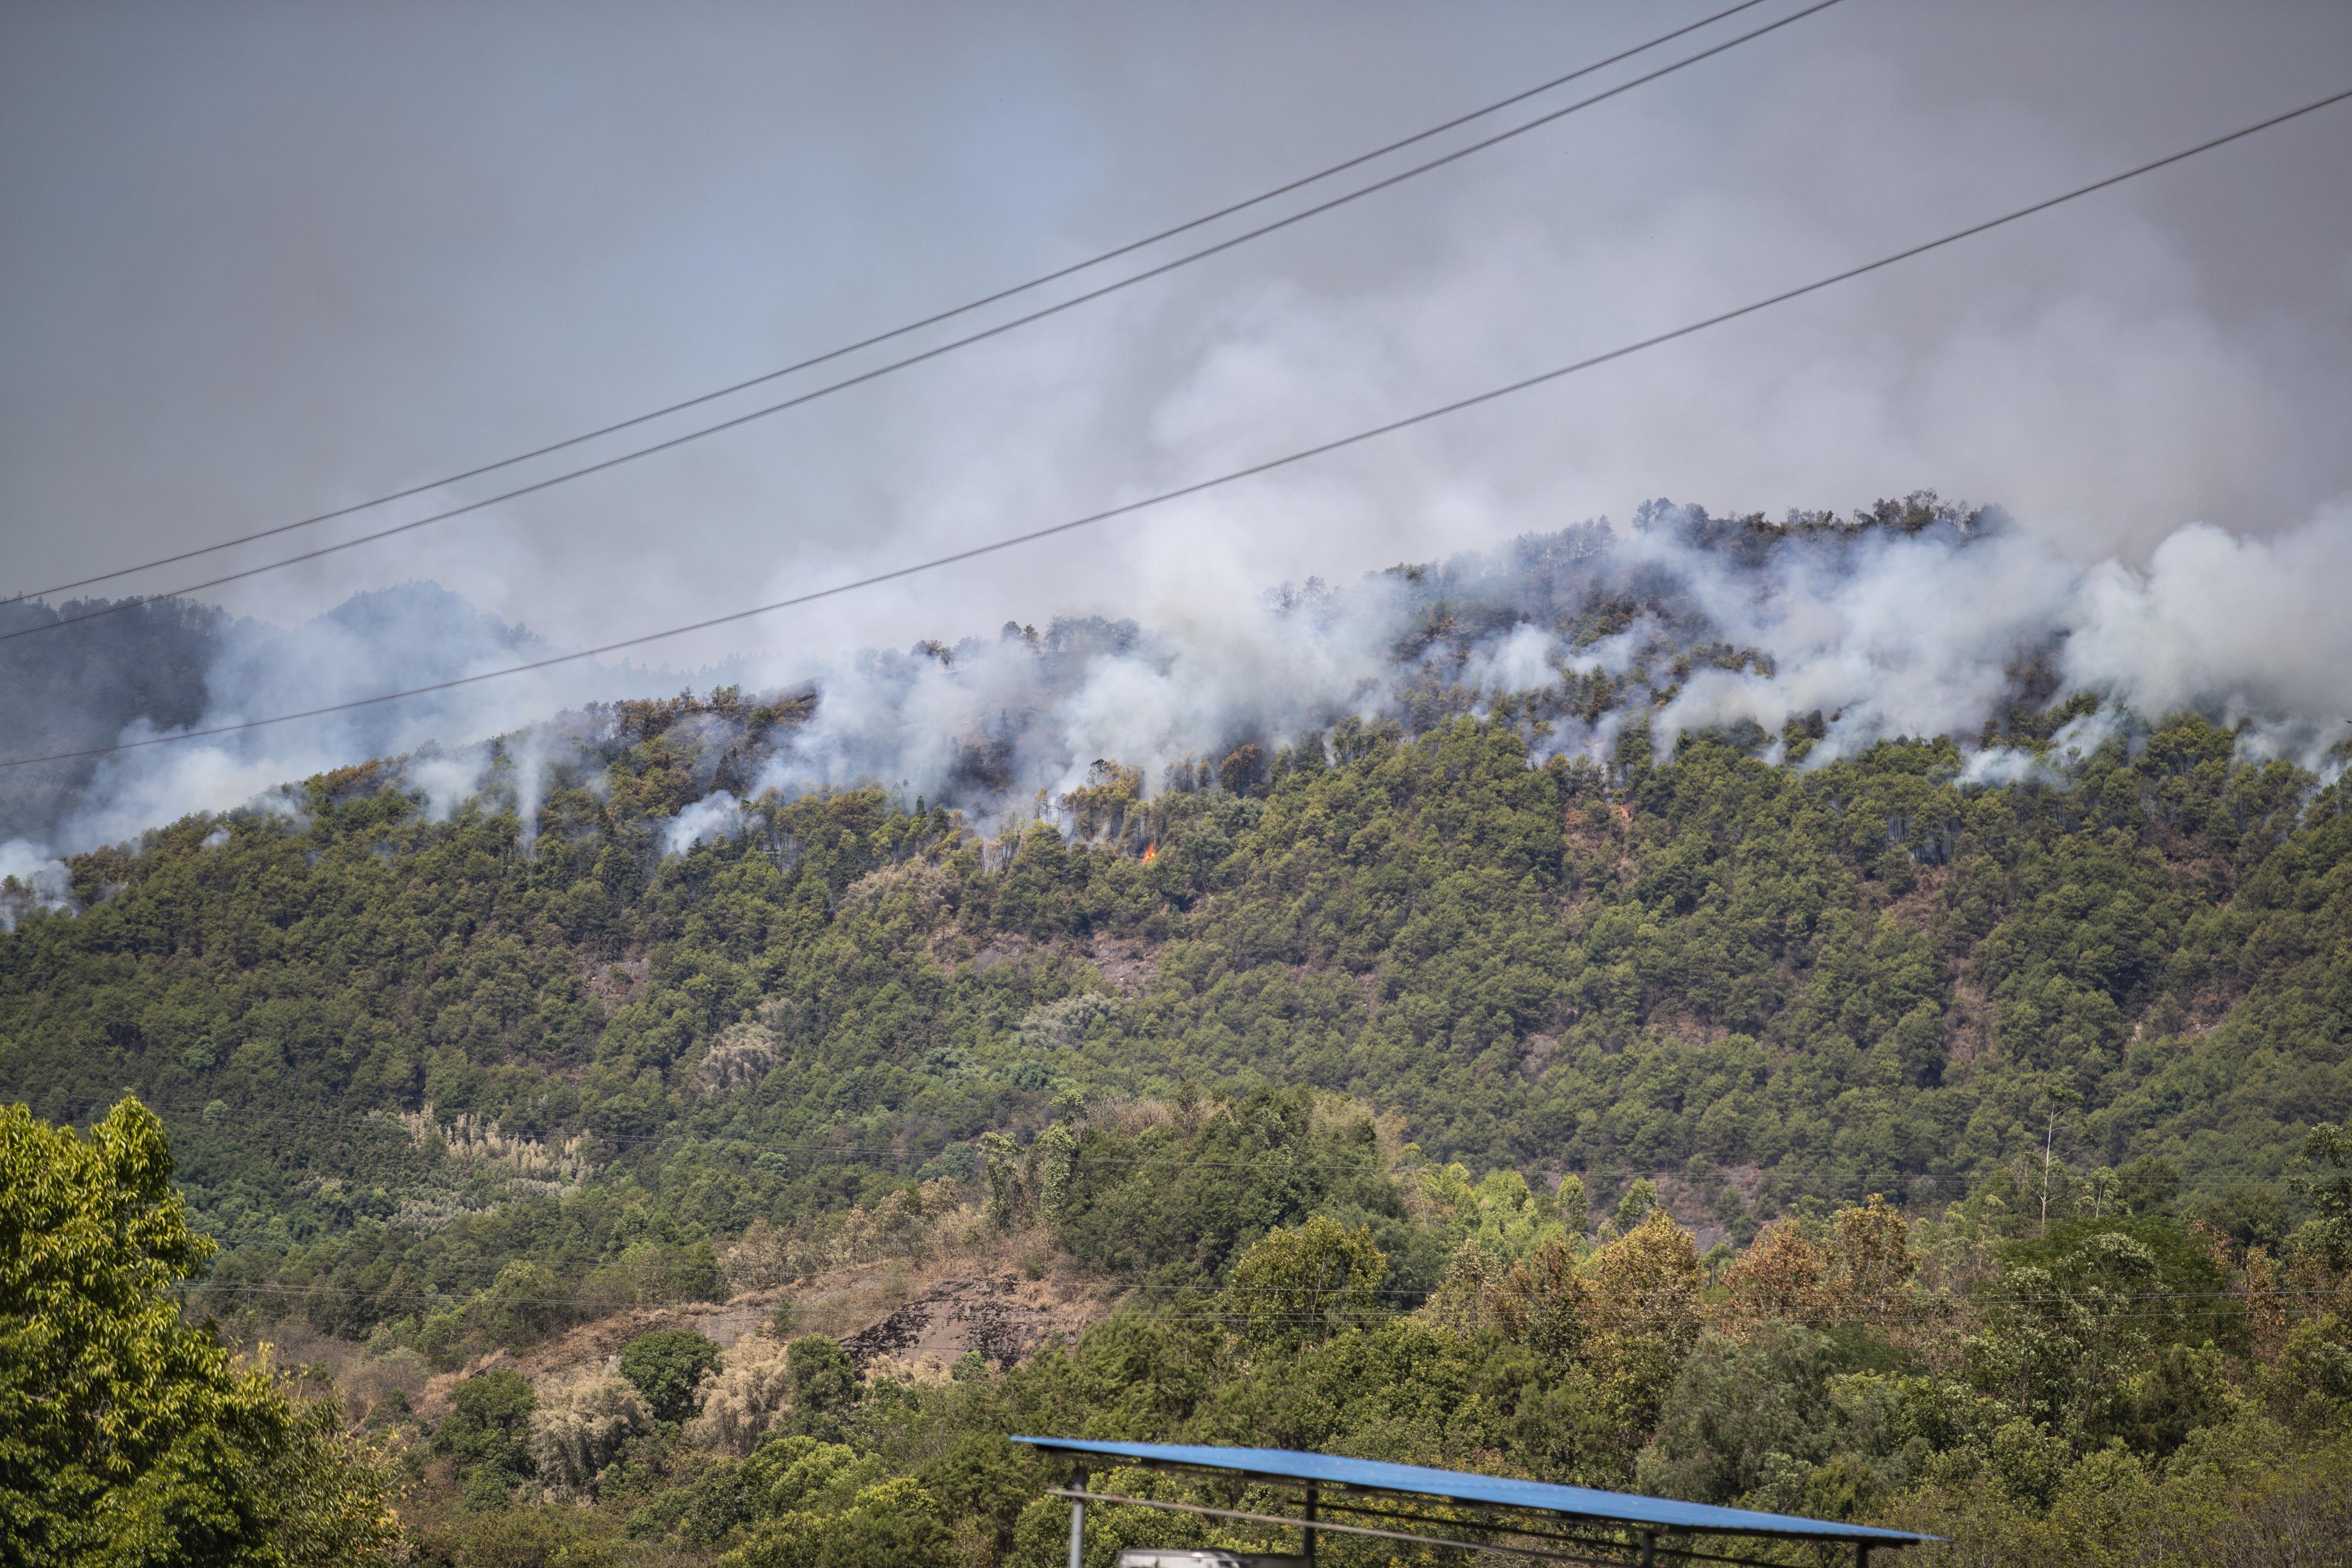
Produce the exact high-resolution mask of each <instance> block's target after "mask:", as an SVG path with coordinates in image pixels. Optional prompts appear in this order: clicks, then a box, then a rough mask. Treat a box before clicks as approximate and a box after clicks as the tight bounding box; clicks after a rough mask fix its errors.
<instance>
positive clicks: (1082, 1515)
mask: <svg viewBox="0 0 2352 1568" xmlns="http://www.w3.org/2000/svg"><path fill="white" fill-rule="evenodd" d="M1070 1490H1073V1491H1076V1492H1078V1493H1080V1494H1081V1495H1080V1496H1078V1497H1076V1498H1073V1499H1071V1500H1070V1568H1087V1500H1086V1498H1085V1496H1084V1495H1083V1494H1084V1493H1085V1491H1086V1490H1087V1472H1086V1471H1084V1470H1080V1471H1079V1472H1078V1479H1077V1482H1076V1485H1074V1486H1073V1487H1072V1488H1071V1489H1070Z"/></svg>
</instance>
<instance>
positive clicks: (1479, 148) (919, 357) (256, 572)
mask: <svg viewBox="0 0 2352 1568" xmlns="http://www.w3.org/2000/svg"><path fill="white" fill-rule="evenodd" d="M1838 3H1839V0H1815V3H1814V4H1813V5H1809V6H1807V7H1806V8H1805V9H1803V10H1801V11H1798V12H1794V13H1792V14H1791V15H1790V16H1783V17H1781V18H1780V20H1779V21H1777V22H1769V23H1767V24H1765V25H1764V26H1760V27H1758V28H1755V29H1754V30H1753V31H1750V32H1747V33H1742V34H1740V35H1739V36H1738V37H1734V38H1729V39H1727V40H1725V41H1724V42H1722V43H1720V44H1716V45H1713V46H1711V47H1708V48H1706V49H1702V50H1700V51H1699V52H1698V53H1696V54H1695V55H1690V56H1686V57H1684V58H1682V59H1679V60H1676V61H1675V62H1674V63H1673V64H1672V65H1668V66H1662V67H1660V68H1658V69H1656V70H1654V71H1651V72H1649V73H1648V74H1647V75H1644V76H1639V77H1635V78H1633V79H1632V80H1630V81H1626V82H1622V83H1620V84H1618V85H1617V86H1615V87H1612V88H1610V89H1606V90H1605V91H1602V92H1598V93H1595V94H1593V95H1592V96H1591V97H1590V98H1586V99H1579V100H1578V101H1577V102H1575V103H1571V104H1569V105H1566V106H1565V107H1563V108H1560V109H1556V110H1551V111H1550V112H1549V113H1546V114H1542V115H1538V116H1537V117H1536V118H1535V119H1533V120H1528V121H1526V122H1524V123H1522V124H1519V125H1515V126H1513V127H1511V128H1510V129H1509V130H1507V131H1498V132H1496V134H1495V135H1493V136H1489V137H1486V138H1485V139H1484V140H1482V141H1473V142H1471V143H1470V144H1468V145H1467V146H1465V147H1460V148H1457V149H1455V150H1454V151H1453V152H1447V153H1444V154H1443V155H1441V156H1439V157H1436V158H1433V159H1431V160H1429V161H1428V162H1423V163H1419V164H1415V165H1414V166H1413V167H1412V168H1409V169H1405V170H1402V171H1401V172H1397V173H1394V174H1391V175H1388V176H1386V177H1385V178H1382V179H1380V180H1376V181H1374V182H1372V183H1370V184H1368V185H1363V186H1360V187H1359V188H1357V189H1355V190H1353V191H1349V192H1348V193H1345V194H1342V195H1339V196H1334V197H1332V198H1331V199H1330V200H1328V201H1325V202H1320V203H1318V204H1315V205H1313V206H1310V207H1306V208H1303V209H1301V210H1300V211H1298V212H1296V213H1292V214H1287V215H1286V216H1284V217H1280V218H1276V219H1275V220H1274V221H1273V222H1271V223H1267V224H1264V225H1259V226H1258V227H1256V228H1254V229H1245V230H1244V231H1243V232H1242V233H1240V234H1238V235H1233V236H1232V237H1231V238H1228V239H1223V240H1219V241H1218V242H1216V243H1215V244H1213V245H1209V246H1202V248H1201V249H1199V250H1195V251H1192V252H1188V253H1187V254H1185V255H1183V256H1177V257H1176V258H1174V259H1173V260H1171V261H1166V262H1162V263H1160V265H1159V266H1157V267H1147V268H1146V269H1144V270H1143V271H1141V272H1138V273H1135V274H1132V275H1130V276H1129V277H1122V278H1119V279H1118V280H1117V281H1116V282H1112V283H1107V284H1104V285H1102V286H1101V287H1097V288H1091V289H1088V290H1087V291H1086V292H1085V293H1083V294H1077V295H1074V296H1072V297H1071V298H1067V299H1064V300H1060V301H1058V302H1056V303H1055V304H1052V305H1048V306H1045V307H1043V308H1040V309H1036V310H1033V311H1030V312H1029V313H1028V314H1026V315H1024V316H1016V317H1013V319H1010V320H1008V321H1003V322H1000V323H998V324H997V325H995V326H993V327H988V328H983V329H981V330H979V331H976V332H971V333H968V334H967V335H965V336H963V337H961V338H953V339H950V340H948V341H947V342H945V343H941V344H940V345H938V346H936V347H934V348H929V349H925V350H922V351H920V352H919V353H913V354H908V355H907V356H906V357H904V358H903V359H898V360H893V361H888V362H887V363H885V364H882V365H877V366H876V367H875V368H873V369H872V370H868V371H860V372H858V373H857V374H856V375H853V376H845V377H843V378H842V379H841V380H839V381H836V382H827V383H826V384H825V385H824V386H821V387H816V388H814V389H812V390H810V391H808V392H802V393H799V394H798V395H796V396H793V397H789V398H786V399H784V400H783V401H782V402H774V403H770V404H768V405H766V406H765V407H761V408H757V409H753V410H752V411H751V412H750V413H742V414H738V415H736V416H735V417H733V418H731V419H726V420H722V421H720V422H719V423H716V424H710V425H705V426H703V427H702V428H700V429H698V430H692V431H688V432H687V433H685V434H681V435H676V436H672V437H670V438H669V439H667V440H664V441H657V442H654V443H652V444H648V445H645V446H641V447H637V448H635V449H634V450H632V451H629V452H624V453H621V454H619V455H616V456H613V457H608V458H606V459H604V461H602V462H598V463H591V464H588V465H583V466H582V467H579V468H572V469H567V470H566V471H564V472H563V473H561V474H557V475H554V476H551V477H548V478H545V479H541V480H539V481H537V482H535V483H533V484H529V485H521V486H516V487H515V488H513V489H510V490H505V491H501V492H500V493H499V494H498V495H495V496H488V497H483V498H482V499H480V500H478V501H468V502H467V503H466V504H465V505H463V506H459V507H449V508H448V509H446V510H444V511H439V512H435V513H431V514H429V515H427V516H425V517H417V518H415V519H413V520H412V521H409V522H405V523H399V524H395V525H394V526H393V527H391V528H379V529H377V530H376V531H374V532H373V533H366V534H360V535H357V536H355V537H353V538H348V539H343V540H341V541H340V542H338V543H335V544H331V545H321V546H320V547H319V548H318V549H310V550H304V551H301V552H299V553H298V554H295V555H289V556H286V557H283V558H281V559H278V560H274V561H267V562H264V563H263V564H261V565H259V566H253V567H247V568H245V569H243V570H237V571H229V572H223V573H222V574H220V575H219V576H217V577H210V578H206V579H205V580H203V581H201V582H190V583H184V584H182V585H181V586H179V587H177V588H171V589H165V590H163V591H161V592H158V593H150V594H144V595H142V596H139V597H136V598H131V599H123V600H118V601H115V602H113V603H111V604H107V605H104V606H102V607H100V608H98V609H94V610H87V611H84V612H81V613H80V614H79V615H67V616H61V617H59V618H58V619H57V620H55V621H47V622H40V623H38V624H37V625H32V626H23V627H19V628H17V629H16V631H14V632H0V642H8V641H12V640H14V639H16V638H18V637H30V636H33V635H35V634H36V633H38V632H55V631H58V630H59V629H60V628H63V627H67V626H74V625H79V624H80V623H81V622H85V621H96V620H98V619H100V618H101V617H103V616H108V615H115V614H120V613H121V612H123V611H126V610H135V609H137V608H139V607H140V606H141V605H144V604H152V603H154V602H155V601H158V600H163V599H171V598H174V597H177V596H179V595H181V594H186V593H197V592H201V591H204V590H205V589H209V588H218V587H220V586H222V585H223V584H225V583H231V582H240V581H243V580H245V579H247V578H249V577H258V576H261V575H262V574H264V573H266V572H272V571H279V570H284V569H285V568H287V567H289V566H299V565H300V564H301V563H303V562H304V561H310V560H317V559H320V557H322V556H330V555H336V554H340V553H341V552H342V551H344V550H348V549H358V548H359V547H360V546H362V545H367V544H373V543H374V542H376V541H377V540H379V539H385V538H393V537H394V536H395V535H398V534H404V533H408V532H411V531H412V530H414V529H416V528H425V527H427V526H428V525H430V524H434V523H442V522H446V521H448V520H449V519H450V518H452V517H466V516H468V515H469V514H472V513H475V512H478V511H481V510H483V509H485V508H486V507H495V506H499V505H500V504H502V503H504V502H507V501H512V500H516V499H519V498H520V497H525V496H530V495H536V494H538V493H539V492H540V491H542V490H549V489H552V488H554V487H555V486H559V485H567V484H570V483H571V482H572V481H573V480H575V479H584V478H587V477H588V476H592V475H595V474H601V473H604V472H605V471H606V470H608V469H612V468H617V467H620V466H621V465H624V464H628V463H634V462H636V461H637V460H638V459H639V458H643V457H650V456H653V455H656V454H657V453H662V452H667V451H670V450H672V449H674V448H677V447H680V446H685V445H688V444H692V443H694V442H698V441H701V440H704V439H706V438H708V437H709V436H713V435H718V434H722V433H724V432H727V431H730V430H734V429H736V428H738V427H739V426H741V425H746V424H750V423H753V422H755V421H758V420H762V419H766V418H769V417H770V416H772V415H773V414H778V413H784V412H786V411H787V410H790V409H795V408H799V407H802V406H803V405H804V404H807V403H811V402H816V401H818V400H819V399H822V398H826V397H830V396H832V395H833V394H834V393H835V392H845V391H847V390H849V389H850V388H852V387H857V386H863V385H865V384H866V382H874V381H879V380H880V379H882V378H883V377H885V376H889V375H894V374H896V373H897V372H898V371H903V370H907V369H908V368H910V367H912V366H915V365H920V364H924V363H927V362H929V361H932V360H936V359H939V358H940V357H942V356H944V355H947V354H951V353H954V352H955V351H956V350H960V349H966V348H969V347H971V345H972V344H974V343H981V342H985V341H987V340H990V339H992V338H997V337H1001V336H1003V334H1005V333H1007V332H1012V331H1016V330H1018V329H1021V328H1023V327H1026V326H1029V325H1031V324H1033V323H1034V322H1038V321H1042V320H1045V319H1046V318H1048V317H1052V316H1058V315H1060V314H1061V313H1063V312H1064V311H1066V310H1072V309H1075V308H1077V307H1078V306H1081V305H1086V304H1088V303H1091V302H1092V301H1094V300H1097V299H1100V298H1103V297H1105V296H1106V295H1110V294H1117V293H1118V292H1120V291H1122V290H1124V289H1128V288H1132V287H1135V286H1136V285H1137V284H1139V283H1145V282H1149V281H1150V279H1152V278H1155V277H1164V276H1165V275H1167V274H1169V273H1171V272H1174V271H1177V270H1178V269H1180V268H1182V267H1190V266H1192V264H1193V263H1194V262H1197V261H1203V260H1206V259H1207V258H1208V257H1210V256H1218V255H1222V254H1223V253H1224V252H1225V251H1229V250H1232V249H1234V248H1235V247H1237V246H1243V245H1246V244H1248V243H1249V242H1250V241H1252V240H1255V239H1259V238H1262V237H1264V236H1265V235H1270V234H1273V233H1275V232H1276V231H1277V230H1280V229H1286V228H1288V227H1290V226H1292V225H1295V224H1300V223H1304V222H1306V221H1307V219H1309V218H1312V217H1317V216H1319V215H1321V214H1324V213H1328V212H1330V211H1331V210H1332V209H1334V208H1336V207H1343V206H1346V205H1347V204H1349V203H1351V202H1354V201H1357V200H1360V198H1362V197H1365V196H1369V195H1371V194H1373V193H1376V192H1380V191H1385V190H1387V189H1389V188H1390V187H1391V186H1394V185H1400V184H1402V183H1405V182H1406V181H1408V180H1412V179H1415V178H1417V177H1419V176H1420V175H1423V174H1426V173H1428V172H1431V171H1433V170H1436V169H1442V168H1444V167H1446V166H1447V165H1449V164H1452V163H1454V162H1459V161H1461V160H1462V159H1465V158H1467V157H1469V156H1471V155H1472V154H1473V153H1476V152H1484V151H1486V149H1487V148H1490V147H1494V146H1496V145H1499V144H1500V143H1502V142H1505V141H1510V140H1512V139H1513V138H1515V137H1518V136H1523V135H1525V134H1527V133H1528V131H1534V130H1537V129H1538V128H1540V127H1542V126H1546V125H1549V124H1550V123H1552V122H1553V121H1554V120H1561V119H1565V118H1566V117H1567V116H1569V115H1571V114H1575V113H1577V112H1578V111H1580V110H1586V109H1590V108H1591V107H1592V106H1593V105H1595V104H1598V103H1604V102H1606V101H1608V100H1609V99H1612V98H1615V97H1617V96H1619V95H1620V94H1622V93H1627V92H1631V91H1632V90H1633V89H1635V88H1637V87H1642V86H1643V85H1645V84H1647V83H1649V82H1653V81H1655V80H1657V79H1658V78H1660V77H1664V76H1671V75H1673V74H1674V73H1675V72H1676V71H1678V70H1681V69H1683V68H1685V67H1686V66H1693V65H1696V64H1697V63H1698V62H1700V61H1701V60H1705V59H1710V58H1712V57H1715V56H1717V55H1719V54H1722V53H1723V52H1725V51H1726V50H1727V49H1733V48H1737V47H1738V46H1740V45H1741V44H1744V43H1747V42H1748V41H1750V40H1751V39H1755V38H1760V37H1763V36H1764V35H1766V34H1767V33H1772V32H1777V31H1779V30H1780V28H1782V27H1785V26H1788V25H1789V24H1790V23H1791V22H1798V21H1801V20H1803V19H1804V18H1805V17H1807V16H1812V15H1814V14H1815V13H1816V12H1821V11H1826V10H1828V9H1829V8H1830V7H1831V6H1832V5H1837V4H1838ZM1725 15H1729V13H1725ZM1694 25H1695V26H1704V24H1694ZM1683 30H1684V31H1688V30H1689V29H1687V28H1685V29H1683ZM1668 36H1669V37H1673V36H1675V35H1668ZM1643 47H1645V48H1646V47H1651V46H1648V45H1644V46H1643ZM1633 52H1639V51H1633ZM1620 58H1622V56H1621V57H1620ZM1589 69H1598V67H1591V68H1589ZM1562 79H1566V78H1562ZM1367 156H1377V154H1367ZM1202 221H1203V222H1205V221H1207V220H1205V219H1204V220H1202ZM1188 226H1189V225H1188ZM1148 243H1150V242H1148V241H1139V242H1138V244H1148ZM1130 248H1131V247H1130ZM1084 265H1091V264H1084ZM950 314H954V312H951V313H950ZM906 330H912V328H908V329H906ZM897 335H898V334H897V333H888V334H885V337H886V338H887V337H895V336H897ZM882 340H883V339H874V340H869V341H875V342H879V341H882ZM849 351H850V350H839V352H842V353H846V352H849ZM834 357H835V356H834V355H831V354H828V355H824V356H822V357H821V358H820V359H819V360H813V361H806V363H808V364H815V363H820V362H822V361H823V360H824V359H831V358H834ZM793 368H799V367H793ZM787 373H789V371H776V372H774V375H772V376H765V377H761V378H760V380H761V381H769V380H773V379H774V376H781V375H784V374H787ZM742 384H743V385H744V386H753V385H757V384H759V382H744V383H742ZM730 390H740V388H736V389H730ZM725 395H726V393H725V392H712V393H709V394H708V396H707V397H705V398H700V399H697V400H695V401H696V402H708V401H709V398H715V397H723V396H725ZM688 406H691V405H690V404H678V405H677V407H681V408H683V407H688ZM665 412H667V411H665ZM657 417H659V414H658V413H655V414H646V415H643V416H641V418H640V419H637V420H631V421H627V422H625V423H623V424H619V425H614V426H610V427H608V428H609V429H612V430H621V429H626V428H628V426H629V425H631V424H636V423H643V422H644V420H646V419H654V418H657ZM599 434H601V433H599ZM590 439H593V436H580V437H577V438H575V441H574V442H565V443H562V444H560V445H559V446H557V447H549V448H544V449H543V450H545V451H556V450H560V449H561V446H564V445H572V444H576V442H577V441H586V440H590ZM532 455H537V454H532ZM523 460H524V459H522V458H514V459H511V460H509V461H510V462H521V461H523ZM492 466H493V467H504V466H507V465H506V464H496V465H492ZM476 472H488V469H481V470H477V471H476ZM431 487H432V486H424V488H431ZM416 493H417V492H416V491H415V490H408V491H403V492H402V493H401V494H402V495H404V496H411V495H415V494H416ZM395 498H397V497H385V499H395ZM367 504H368V505H373V504H374V503H367ZM357 509H359V508H357V507H352V508H346V510H347V511H348V510H357ZM342 515H343V514H342V513H328V514H324V515H323V516H324V517H339V516H342ZM311 520H314V521H315V520H323V518H320V519H311ZM301 526H303V525H302V524H299V523H289V524H287V525H286V526H285V528H299V527H301ZM285 528H278V529H272V530H270V532H272V533H278V532H283V531H285ZM266 537H268V535H264V534H257V535H252V536H248V538H266ZM245 542H247V540H242V539H240V540H231V541H229V543H230V544H241V543H245ZM226 548H228V546H227V545H218V546H212V547H208V548H207V549H203V550H194V551H190V552H188V553H189V554H191V555H205V554H209V553H211V551H212V550H213V549H226ZM173 559H186V557H185V556H181V557H174V558H173ZM148 564H149V565H156V564H162V563H159V562H150V563H148ZM136 570H144V568H142V567H126V568H125V569H123V571H122V572H110V573H108V574H107V575H108V576H109V577H119V576H122V575H124V573H126V572H130V571H136ZM101 580H103V579H100V578H89V579H85V580H84V581H85V582H96V581H101ZM69 586H79V585H78V584H77V585H69ZM47 591H52V592H53V591H59V590H47Z"/></svg>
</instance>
